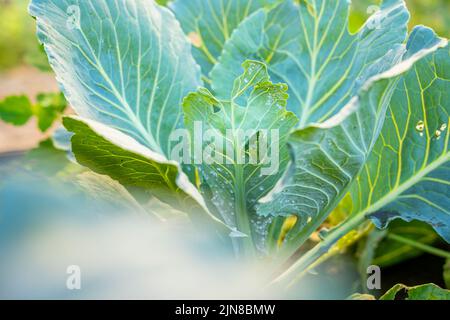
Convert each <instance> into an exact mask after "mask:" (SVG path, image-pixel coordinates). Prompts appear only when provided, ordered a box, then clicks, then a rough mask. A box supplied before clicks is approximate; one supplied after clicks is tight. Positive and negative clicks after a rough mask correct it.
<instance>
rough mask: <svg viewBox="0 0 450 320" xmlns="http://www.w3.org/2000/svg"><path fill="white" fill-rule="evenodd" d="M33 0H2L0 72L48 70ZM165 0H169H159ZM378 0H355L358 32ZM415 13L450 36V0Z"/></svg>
mask: <svg viewBox="0 0 450 320" xmlns="http://www.w3.org/2000/svg"><path fill="white" fill-rule="evenodd" d="M28 2H29V0H0V72H1V71H5V70H7V69H10V68H13V67H15V66H17V65H22V64H31V65H34V66H37V67H39V68H41V69H46V68H47V65H46V60H45V57H44V55H43V53H42V50H41V48H40V47H39V46H38V44H37V41H36V37H35V34H34V20H33V19H32V18H31V17H29V15H28V13H27V5H28ZM158 2H160V3H165V2H167V0H158ZM379 2H380V1H378V0H353V1H352V7H353V8H352V15H351V23H350V24H351V25H350V29H351V30H352V31H356V30H357V29H358V28H359V26H361V25H362V24H363V23H364V21H365V20H366V18H367V17H368V15H369V14H368V13H367V11H368V8H369V6H371V5H377V4H379ZM406 3H407V5H408V8H409V10H410V12H411V15H412V20H411V23H410V26H414V25H417V24H423V25H427V26H430V27H432V28H433V29H435V30H436V32H437V33H438V34H439V35H440V36H443V37H447V38H448V37H449V36H450V0H406Z"/></svg>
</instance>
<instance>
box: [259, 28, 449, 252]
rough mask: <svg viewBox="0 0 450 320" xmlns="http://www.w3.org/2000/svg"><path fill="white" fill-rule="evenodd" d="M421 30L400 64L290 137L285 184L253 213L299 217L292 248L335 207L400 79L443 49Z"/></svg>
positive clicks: (363, 160)
mask: <svg viewBox="0 0 450 320" xmlns="http://www.w3.org/2000/svg"><path fill="white" fill-rule="evenodd" d="M423 30H427V29H422V28H420V29H418V31H417V32H416V33H413V35H412V36H411V38H410V39H409V44H408V46H407V51H404V49H403V50H399V52H398V54H400V58H402V56H403V59H404V61H403V62H401V63H399V64H398V65H397V66H396V67H394V68H392V69H391V70H389V71H387V72H385V73H383V74H381V75H379V76H377V77H375V78H373V79H372V80H371V81H370V82H369V83H368V84H366V86H365V87H364V89H363V90H362V91H361V92H360V93H359V96H358V99H354V100H352V101H351V102H350V103H349V104H348V105H347V106H346V107H345V108H343V109H342V110H341V111H340V113H338V114H337V115H336V116H334V117H332V118H330V119H329V120H327V121H326V122H325V123H322V124H318V125H311V126H309V127H307V128H305V129H299V130H297V131H295V132H294V133H292V135H291V138H290V139H289V144H290V147H291V150H292V157H293V161H292V162H291V164H290V167H289V168H288V170H287V171H286V174H285V177H284V179H282V180H281V181H280V183H279V184H278V185H277V187H276V188H275V189H274V190H273V191H272V192H271V193H270V194H269V195H268V197H266V198H264V199H262V202H263V203H262V204H261V205H260V206H259V207H258V213H259V214H260V215H264V216H270V215H275V216H280V215H281V216H287V215H292V214H295V215H297V216H299V218H300V219H299V222H297V224H296V226H295V228H294V230H293V231H291V232H290V234H289V237H288V241H289V240H291V238H292V240H293V241H294V243H296V244H301V243H303V242H304V241H305V240H306V239H307V238H308V237H309V236H310V234H311V233H312V232H313V231H314V230H316V229H317V227H318V226H319V225H320V224H321V223H322V222H323V221H324V219H325V218H326V217H327V216H328V214H329V212H330V210H332V209H333V208H335V207H336V205H337V204H338V202H339V201H340V200H341V199H342V197H343V196H344V194H345V193H346V192H347V191H348V190H349V187H350V186H351V184H352V182H353V181H354V180H355V178H356V177H357V175H358V174H359V172H360V171H361V170H362V168H363V166H364V164H365V163H366V161H367V158H368V156H369V154H370V152H371V150H372V148H373V147H374V145H375V142H376V141H377V138H378V136H379V134H380V131H381V128H382V125H383V122H384V118H385V114H386V111H387V109H388V106H389V103H390V99H391V97H392V94H393V92H394V89H395V88H396V86H397V83H398V81H399V80H400V78H401V76H402V74H404V73H405V72H406V71H407V70H408V69H409V68H411V67H412V66H413V65H414V66H415V67H417V64H418V63H419V62H417V61H420V59H423V58H424V57H425V56H427V55H428V54H430V52H432V51H433V50H437V49H438V48H439V47H440V46H442V43H441V42H440V41H434V42H433V41H431V42H426V41H422V40H421V39H420V38H419V37H418V35H424V36H426V34H422V33H421V31H423ZM419 48H422V49H423V50H420V49H419ZM398 54H395V55H394V57H393V60H397V58H398ZM385 171H386V172H387V170H385ZM363 193H364V192H363Z"/></svg>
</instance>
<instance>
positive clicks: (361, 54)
mask: <svg viewBox="0 0 450 320" xmlns="http://www.w3.org/2000/svg"><path fill="white" fill-rule="evenodd" d="M349 7H350V2H349V1H347V0H307V1H300V2H299V4H294V3H293V1H291V0H287V1H284V2H283V3H282V4H281V5H279V6H277V7H276V8H274V9H272V10H271V11H267V10H259V11H257V12H255V13H254V14H253V15H252V16H250V17H249V18H248V19H246V20H245V21H244V22H243V23H242V24H241V25H240V26H239V27H238V28H237V29H236V31H235V32H234V33H233V34H232V36H231V38H230V40H229V41H228V42H227V43H226V45H225V47H224V52H223V54H222V56H221V57H220V59H219V63H218V64H217V65H216V66H215V68H214V69H213V70H212V72H211V79H212V88H213V90H214V92H215V93H216V94H217V96H218V97H223V96H224V95H226V94H227V93H228V92H229V91H230V89H231V87H232V85H233V81H234V79H235V78H236V76H237V75H239V73H240V64H241V63H242V61H244V60H245V59H249V58H251V59H255V60H260V61H264V62H266V63H267V64H268V68H269V74H270V76H271V78H272V79H273V81H275V82H282V83H286V84H287V85H288V87H289V91H288V93H289V96H290V97H289V100H288V110H290V111H293V112H294V113H295V114H296V115H297V116H298V117H299V119H300V123H299V126H300V127H305V126H307V125H308V124H310V123H314V122H323V121H325V120H326V119H328V118H330V117H331V116H332V115H334V114H336V113H338V112H339V110H340V109H342V108H343V107H344V106H345V105H346V104H347V103H348V102H349V101H350V100H351V99H352V97H354V96H355V95H356V94H357V93H358V91H359V90H360V89H361V87H362V86H363V85H364V83H365V82H366V81H367V80H368V79H369V78H370V77H372V76H374V75H375V74H377V73H380V72H382V71H385V70H388V69H389V68H390V67H391V66H392V64H389V62H393V61H389V60H388V61H385V63H384V64H383V63H380V62H383V61H384V56H385V55H386V54H387V53H388V52H389V51H391V50H394V51H395V50H397V46H398V45H400V44H401V43H403V41H404V40H405V38H406V33H407V22H408V18H409V14H408V11H407V9H406V7H405V4H404V1H403V0H386V1H384V3H383V4H382V5H381V9H380V11H379V12H377V13H376V14H375V15H374V16H372V17H371V18H370V20H369V21H368V22H367V23H366V24H365V25H364V26H363V28H362V29H361V30H360V31H359V32H358V33H357V34H354V35H353V34H350V33H349V31H348V15H349ZM373 64H377V67H376V68H373Z"/></svg>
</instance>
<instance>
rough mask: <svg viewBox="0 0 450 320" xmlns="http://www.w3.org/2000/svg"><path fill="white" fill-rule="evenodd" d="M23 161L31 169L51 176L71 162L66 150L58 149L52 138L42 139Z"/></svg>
mask: <svg viewBox="0 0 450 320" xmlns="http://www.w3.org/2000/svg"><path fill="white" fill-rule="evenodd" d="M23 161H24V164H25V166H26V167H27V168H28V169H30V170H31V171H33V172H41V173H45V174H48V175H50V176H52V175H55V174H57V173H58V172H59V171H61V170H63V169H64V168H65V167H66V166H67V165H70V164H71V162H70V161H69V160H68V159H67V155H66V152H65V151H61V150H58V149H56V148H55V147H54V146H53V142H52V140H51V139H47V140H44V141H42V142H41V143H40V144H39V146H38V147H37V148H35V149H33V150H31V151H29V152H28V153H27V154H26V155H25V158H24V159H23Z"/></svg>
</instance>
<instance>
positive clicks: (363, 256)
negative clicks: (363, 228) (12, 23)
mask: <svg viewBox="0 0 450 320" xmlns="http://www.w3.org/2000/svg"><path fill="white" fill-rule="evenodd" d="M386 233H387V230H373V231H372V232H371V233H370V234H369V235H368V237H367V238H366V240H365V241H364V242H360V243H359V244H360V246H359V260H358V271H359V274H360V276H361V285H362V288H363V290H364V291H365V293H367V290H368V289H367V286H366V282H367V268H368V267H369V266H370V265H372V261H373V258H374V256H375V252H376V250H377V247H378V245H379V243H380V242H381V241H382V240H383V239H384V237H385V236H386Z"/></svg>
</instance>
